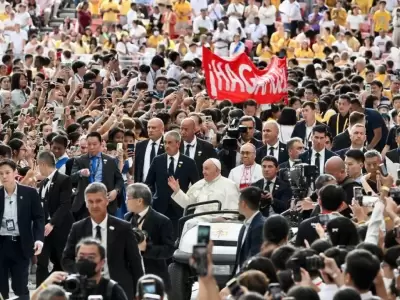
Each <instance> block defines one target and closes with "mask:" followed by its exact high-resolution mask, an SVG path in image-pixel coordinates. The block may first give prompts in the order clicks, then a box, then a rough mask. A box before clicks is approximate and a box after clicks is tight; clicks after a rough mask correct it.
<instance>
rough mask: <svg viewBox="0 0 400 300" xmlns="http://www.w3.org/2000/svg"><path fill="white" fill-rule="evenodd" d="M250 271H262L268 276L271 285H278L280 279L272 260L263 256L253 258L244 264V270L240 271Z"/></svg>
mask: <svg viewBox="0 0 400 300" xmlns="http://www.w3.org/2000/svg"><path fill="white" fill-rule="evenodd" d="M249 270H257V271H261V272H263V273H264V274H265V276H267V278H268V279H269V283H277V282H278V277H277V276H276V270H275V267H274V265H273V264H272V262H271V260H270V259H269V258H266V257H262V256H253V257H251V258H249V259H248V260H247V261H245V262H244V264H243V266H242V268H241V269H240V273H243V272H246V271H249Z"/></svg>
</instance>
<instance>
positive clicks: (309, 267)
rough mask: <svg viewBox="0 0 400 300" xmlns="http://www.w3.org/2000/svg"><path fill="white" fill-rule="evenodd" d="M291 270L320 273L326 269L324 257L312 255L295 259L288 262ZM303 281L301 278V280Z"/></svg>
mask: <svg viewBox="0 0 400 300" xmlns="http://www.w3.org/2000/svg"><path fill="white" fill-rule="evenodd" d="M288 267H289V269H292V270H293V272H294V270H300V268H303V269H305V270H306V271H307V272H311V271H318V270H321V269H323V268H325V263H324V260H323V259H322V257H320V256H318V255H316V254H315V255H312V256H308V257H302V258H298V257H293V258H291V259H290V260H289V262H288ZM300 280H301V278H300Z"/></svg>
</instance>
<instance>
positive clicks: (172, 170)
mask: <svg viewBox="0 0 400 300" xmlns="http://www.w3.org/2000/svg"><path fill="white" fill-rule="evenodd" d="M169 160H170V162H169V166H168V176H174V174H175V168H174V158H173V157H170V158H169Z"/></svg>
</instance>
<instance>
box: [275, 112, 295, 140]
mask: <svg viewBox="0 0 400 300" xmlns="http://www.w3.org/2000/svg"><path fill="white" fill-rule="evenodd" d="M277 122H278V124H279V141H281V142H282V143H285V144H286V142H287V141H288V140H289V139H290V137H291V136H292V132H293V129H294V126H295V125H296V123H297V114H296V111H295V110H294V109H293V108H291V107H285V108H284V109H282V112H281V115H280V117H279V119H278V121H277Z"/></svg>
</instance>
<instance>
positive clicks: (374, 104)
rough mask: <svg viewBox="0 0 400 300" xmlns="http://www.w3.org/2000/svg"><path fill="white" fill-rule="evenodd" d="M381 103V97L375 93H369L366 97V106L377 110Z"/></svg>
mask: <svg viewBox="0 0 400 300" xmlns="http://www.w3.org/2000/svg"><path fill="white" fill-rule="evenodd" d="M379 103H380V100H379V98H378V97H376V96H374V95H368V96H367V98H365V108H370V109H374V110H377V109H378V106H379Z"/></svg>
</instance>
